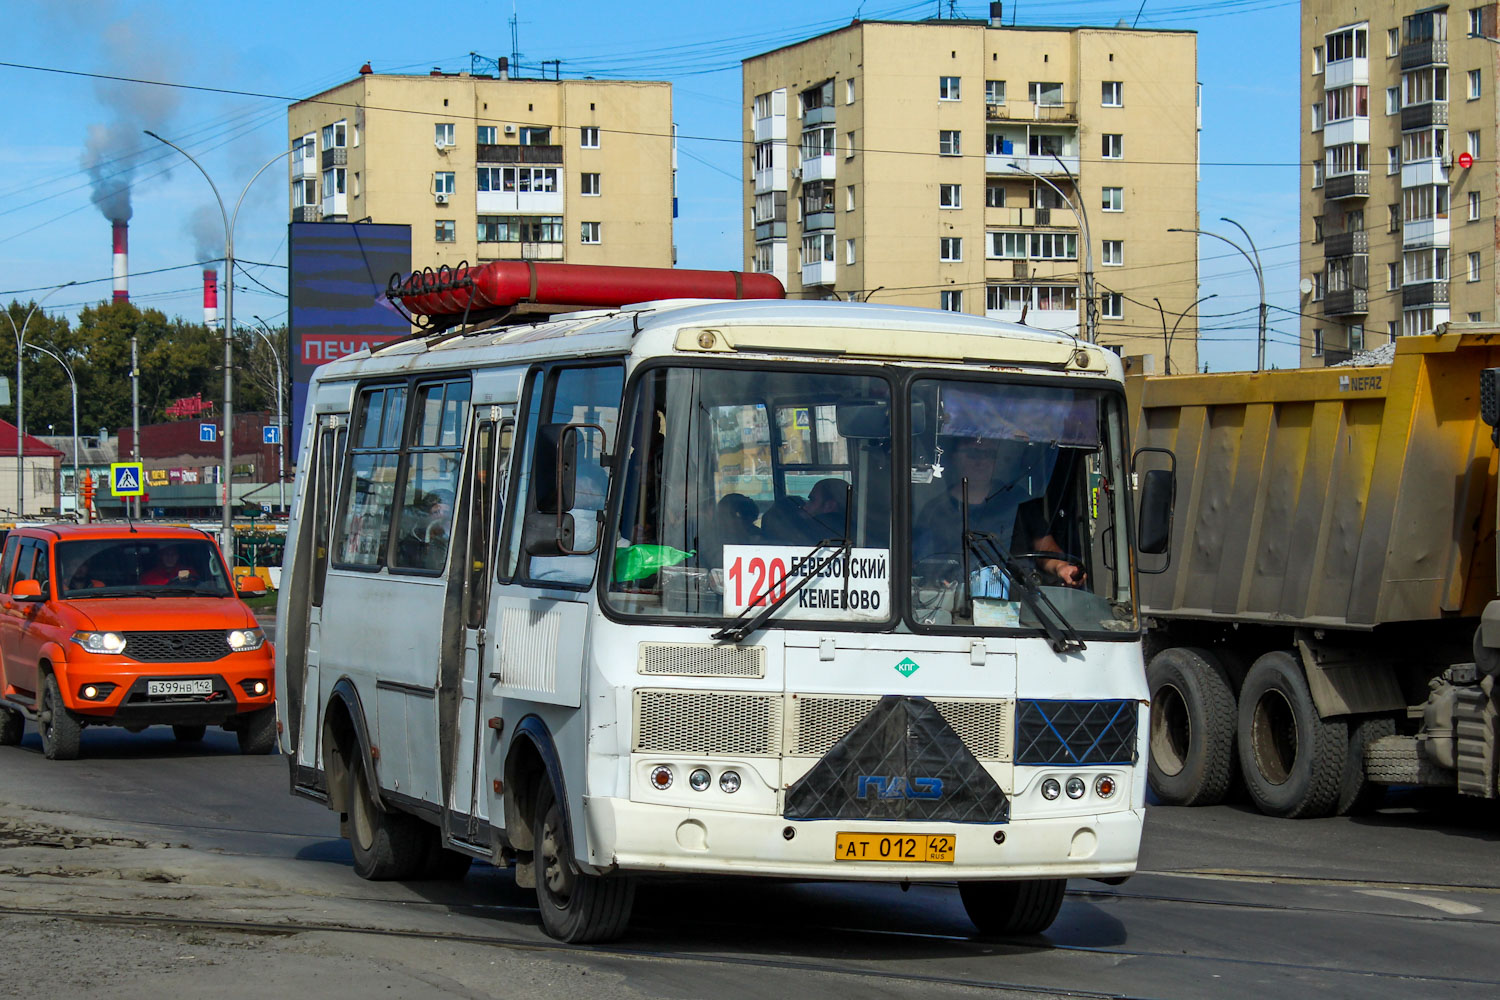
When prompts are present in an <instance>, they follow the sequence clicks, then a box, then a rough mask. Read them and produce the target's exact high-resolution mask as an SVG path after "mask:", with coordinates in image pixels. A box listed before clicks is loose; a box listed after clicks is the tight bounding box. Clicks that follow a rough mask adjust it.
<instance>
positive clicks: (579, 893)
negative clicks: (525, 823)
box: [531, 779, 635, 944]
mask: <svg viewBox="0 0 1500 1000" xmlns="http://www.w3.org/2000/svg"><path fill="white" fill-rule="evenodd" d="M532 838H533V843H534V844H535V849H534V850H533V851H532V856H531V864H532V871H533V873H534V874H535V876H536V901H537V907H538V909H540V910H541V915H542V929H543V930H545V931H546V932H547V933H548V934H549V935H551V936H552V937H555V938H557V939H558V940H559V941H567V942H568V943H569V944H582V943H585V942H598V941H613V940H614V939H615V938H617V937H619V936H620V935H621V934H624V933H625V928H626V926H627V925H628V924H629V923H630V908H631V906H632V905H633V904H634V902H635V882H634V881H633V880H631V879H629V878H626V877H624V876H620V875H613V876H599V875H585V874H583V873H582V872H577V871H574V870H573V865H572V857H573V838H572V835H571V834H570V833H569V832H568V827H567V824H566V823H565V822H564V821H563V812H562V809H560V808H559V807H558V805H557V798H556V794H555V793H554V792H553V790H552V782H550V781H547V780H546V779H543V781H542V789H541V793H540V794H539V795H538V796H537V803H536V819H535V820H534V822H533V824H532Z"/></svg>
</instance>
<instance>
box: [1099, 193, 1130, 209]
mask: <svg viewBox="0 0 1500 1000" xmlns="http://www.w3.org/2000/svg"><path fill="white" fill-rule="evenodd" d="M1103 200H1104V211H1106V212H1123V211H1125V189H1124V188H1117V187H1107V188H1105V189H1104V199H1103Z"/></svg>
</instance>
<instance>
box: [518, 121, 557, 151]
mask: <svg viewBox="0 0 1500 1000" xmlns="http://www.w3.org/2000/svg"><path fill="white" fill-rule="evenodd" d="M519 138H520V140H521V145H523V146H550V145H552V130H551V129H550V128H538V127H536V126H534V125H533V126H528V127H524V128H522V129H521V132H520V135H519Z"/></svg>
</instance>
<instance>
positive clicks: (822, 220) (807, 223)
mask: <svg viewBox="0 0 1500 1000" xmlns="http://www.w3.org/2000/svg"><path fill="white" fill-rule="evenodd" d="M833 221H834V213H833V212H809V213H807V214H806V215H804V216H803V217H802V231H803V232H811V231H812V230H814V229H832V228H833ZM757 238H758V237H757Z"/></svg>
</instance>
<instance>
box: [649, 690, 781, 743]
mask: <svg viewBox="0 0 1500 1000" xmlns="http://www.w3.org/2000/svg"><path fill="white" fill-rule="evenodd" d="M634 744H635V751H636V752H637V753H672V754H721V755H724V754H727V755H733V756H743V757H769V756H775V755H777V754H779V753H780V752H781V695H779V694H773V695H765V694H731V693H722V692H714V691H669V690H644V689H643V690H637V691H636V692H635V740H634Z"/></svg>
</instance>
